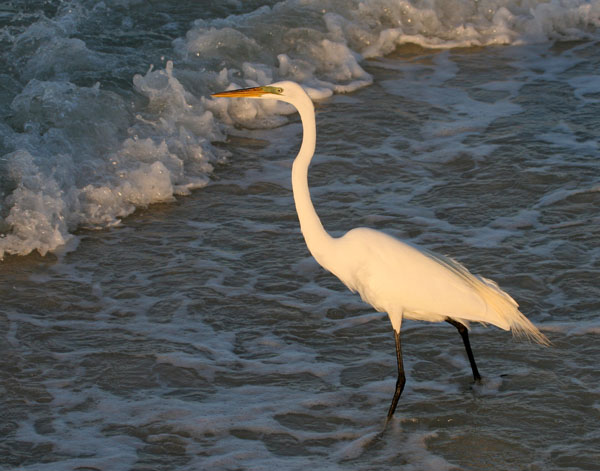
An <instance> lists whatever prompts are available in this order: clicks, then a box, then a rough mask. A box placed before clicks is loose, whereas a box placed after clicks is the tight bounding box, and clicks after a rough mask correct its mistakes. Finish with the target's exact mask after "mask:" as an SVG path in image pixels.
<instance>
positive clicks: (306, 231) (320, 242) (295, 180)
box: [292, 97, 333, 264]
mask: <svg viewBox="0 0 600 471" xmlns="http://www.w3.org/2000/svg"><path fill="white" fill-rule="evenodd" d="M297 109H298V112H299V113H300V119H301V120H302V128H303V130H304V133H303V136H302V145H301V146H300V151H299V152H298V155H297V156H296V159H295V160H294V164H293V166H292V190H293V193H294V202H295V203H296V212H297V213H298V219H299V220H300V230H301V231H302V235H304V240H305V241H306V245H307V247H308V250H310V253H311V254H312V255H313V256H314V257H315V259H316V260H317V262H319V263H321V260H322V259H323V256H324V255H326V253H327V251H328V250H329V249H330V243H331V241H332V240H333V239H332V237H331V236H330V235H329V234H328V233H327V232H326V231H325V229H324V228H323V225H322V224H321V220H320V219H319V216H318V215H317V212H316V211H315V208H314V206H313V204H312V201H311V199H310V191H309V189H308V166H309V165H310V161H311V160H312V157H313V155H314V153H315V144H316V140H317V129H316V124H315V109H314V106H313V104H312V101H311V100H310V98H308V97H306V100H305V101H303V102H302V103H301V104H300V106H297ZM321 264H322V263H321Z"/></svg>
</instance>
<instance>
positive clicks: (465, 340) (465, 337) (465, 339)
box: [446, 317, 481, 381]
mask: <svg viewBox="0 0 600 471" xmlns="http://www.w3.org/2000/svg"><path fill="white" fill-rule="evenodd" d="M446 322H448V323H449V324H452V325H453V326H454V327H456V328H457V329H458V333H459V334H460V336H461V337H462V339H463V343H464V344H465V349H466V350H467V356H468V357H469V363H471V369H472V370H473V378H474V379H475V381H479V380H481V375H480V374H479V371H478V370H477V365H476V364H475V357H474V356H473V351H472V350H471V342H469V330H468V329H467V328H466V327H465V326H464V325H463V324H461V323H460V322H458V321H455V320H454V319H452V318H451V317H447V318H446Z"/></svg>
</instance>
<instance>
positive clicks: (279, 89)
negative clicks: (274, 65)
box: [275, 87, 283, 93]
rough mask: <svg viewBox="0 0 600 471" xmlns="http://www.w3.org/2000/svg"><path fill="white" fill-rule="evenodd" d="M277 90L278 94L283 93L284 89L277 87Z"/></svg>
mask: <svg viewBox="0 0 600 471" xmlns="http://www.w3.org/2000/svg"><path fill="white" fill-rule="evenodd" d="M275 90H276V91H277V93H283V88H281V87H277V88H276V89H275Z"/></svg>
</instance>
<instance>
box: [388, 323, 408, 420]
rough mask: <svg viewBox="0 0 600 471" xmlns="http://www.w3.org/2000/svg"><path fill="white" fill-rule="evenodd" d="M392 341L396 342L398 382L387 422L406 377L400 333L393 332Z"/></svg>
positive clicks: (394, 408)
mask: <svg viewBox="0 0 600 471" xmlns="http://www.w3.org/2000/svg"><path fill="white" fill-rule="evenodd" d="M394 339H395V340H396V361H397V362H398V380H397V381H396V391H395V392H394V398H393V399H392V405H390V410H389V411H388V415H387V420H390V419H391V417H392V415H394V411H395V410H396V406H397V405H398V399H400V395H401V394H402V391H403V390H404V383H406V376H405V375H404V363H403V362H402V345H401V344H400V332H396V331H395V330H394Z"/></svg>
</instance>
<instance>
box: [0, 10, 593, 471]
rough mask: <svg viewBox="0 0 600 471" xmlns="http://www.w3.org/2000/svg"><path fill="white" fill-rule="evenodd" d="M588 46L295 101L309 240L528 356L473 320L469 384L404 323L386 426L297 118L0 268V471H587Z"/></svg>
mask: <svg viewBox="0 0 600 471" xmlns="http://www.w3.org/2000/svg"><path fill="white" fill-rule="evenodd" d="M132 5H133V4H132ZM173 14H175V13H173ZM184 30H185V28H184ZM175 36H177V34H175ZM598 45H599V43H598V41H596V40H593V39H588V40H580V41H570V42H566V41H563V42H556V43H552V42H549V41H546V42H541V43H537V44H513V45H503V46H486V47H477V48H475V47H472V48H464V49H450V50H431V49H422V48H421V47H419V46H413V45H405V46H401V47H399V48H398V49H397V50H395V52H393V53H392V54H388V55H386V56H383V57H382V56H379V57H372V58H370V59H363V60H362V61H361V66H362V68H363V69H364V71H365V72H366V73H367V74H369V76H371V77H372V79H373V84H372V85H370V86H368V87H365V88H361V89H359V90H357V91H355V92H353V93H350V94H345V95H340V94H334V95H333V96H332V97H330V98H327V99H324V100H321V101H319V102H318V103H317V123H318V132H319V136H318V143H317V155H316V156H315V161H314V163H313V166H312V167H311V173H310V178H311V180H310V183H311V188H312V195H313V200H314V201H315V206H316V208H317V211H318V212H319V214H320V216H321V218H322V220H323V223H324V226H325V227H326V228H327V229H328V230H329V231H330V232H331V233H333V234H336V235H339V234H341V233H343V232H344V231H346V230H348V229H350V228H352V227H357V226H370V227H375V228H379V229H382V230H385V231H387V232H389V233H391V234H393V235H396V236H398V237H401V238H402V239H404V240H408V241H411V242H413V243H417V244H420V245H422V246H424V247H427V248H429V249H432V250H435V251H437V252H440V253H443V254H446V255H449V256H452V257H454V258H456V259H458V260H460V261H461V262H463V263H464V264H465V265H466V266H467V267H469V268H470V269H471V270H472V271H473V272H475V273H481V274H482V275H484V276H486V277H489V278H492V279H494V280H496V281H497V282H498V283H499V284H500V285H501V286H502V287H503V288H504V289H505V290H506V291H508V292H509V293H510V294H511V295H512V296H513V297H514V298H515V299H516V300H517V301H518V302H519V304H520V305H521V308H522V311H523V312H524V313H525V314H526V315H527V316H528V317H529V318H530V319H531V320H532V321H534V322H535V323H536V324H537V325H538V326H539V327H540V329H541V330H542V331H543V332H544V333H545V334H546V335H547V336H548V337H549V338H550V339H551V341H552V342H553V345H552V346H551V347H548V348H546V347H541V346H538V345H533V344H529V343H527V342H522V341H518V340H514V339H512V337H511V335H510V334H509V333H506V332H504V331H501V330H499V329H496V328H494V327H488V328H485V327H482V326H473V328H472V334H471V341H472V344H473V349H474V353H475V356H476V358H477V360H478V364H479V367H480V370H481V373H482V375H483V377H484V380H483V382H482V384H480V385H473V384H472V380H471V374H470V368H469V365H468V361H467V360H466V357H465V355H464V349H463V347H462V344H461V341H460V338H459V336H458V335H457V334H456V331H455V330H454V329H453V328H452V327H450V326H447V325H438V324H425V323H414V322H410V321H407V322H405V323H404V324H403V331H402V335H403V343H404V354H405V367H406V371H407V386H406V389H405V391H404V393H403V396H402V398H401V401H400V404H399V406H398V410H397V412H396V415H395V417H394V419H393V420H392V421H391V422H390V423H389V424H388V426H387V428H385V429H384V422H385V414H386V411H387V407H388V405H389V401H390V400H391V396H392V393H393V388H394V384H395V359H394V341H393V336H392V331H391V328H390V325H389V321H388V320H387V318H386V316H385V314H380V313H376V312H374V311H373V310H372V309H371V308H369V306H367V305H365V304H363V303H362V302H361V301H360V299H359V298H358V297H357V296H356V295H352V294H351V293H350V292H348V291H347V290H346V288H345V287H344V286H343V285H342V284H341V283H340V282H339V281H338V280H337V279H335V278H334V277H333V276H332V275H330V274H328V273H326V272H324V271H323V270H322V269H321V268H320V267H319V266H318V265H317V264H316V262H314V261H313V260H312V258H311V257H310V256H309V254H308V252H307V249H306V247H305V245H304V242H303V240H302V236H301V234H300V232H299V229H298V222H297V218H296V215H295V211H294V208H293V202H292V198H291V187H290V181H289V172H290V168H291V162H292V159H293V156H294V155H295V152H296V150H297V148H298V145H299V142H300V133H301V129H300V126H299V122H298V119H297V117H296V116H295V115H292V116H290V123H289V124H286V125H282V126H280V127H276V128H268V129H257V130H252V131H250V130H246V129H242V128H237V129H231V128H230V129H228V133H229V137H228V139H227V141H226V142H224V143H221V144H215V146H218V147H216V149H217V151H215V152H222V153H225V151H227V152H228V153H229V157H228V158H227V160H221V161H219V162H217V161H214V162H213V164H214V170H212V171H210V172H208V173H207V179H209V180H207V181H208V184H207V185H205V186H204V187H202V188H200V189H196V190H194V191H193V192H191V194H190V195H187V196H178V197H177V198H176V200H175V201H171V202H165V203H158V204H153V205H151V206H149V207H147V208H140V209H138V210H137V211H135V212H134V213H133V214H131V215H130V216H128V217H126V218H125V219H123V222H122V223H121V224H119V225H117V226H115V227H111V228H105V229H101V230H89V229H82V228H79V229H72V228H71V229H70V230H71V231H72V232H71V233H72V234H74V237H73V238H72V239H71V240H70V242H69V243H68V244H67V246H66V247H63V248H62V250H61V248H60V247H58V248H57V249H56V250H54V251H51V252H50V253H48V254H47V255H46V256H45V257H42V256H40V255H39V254H38V253H37V252H33V253H32V254H30V255H27V256H15V255H5V257H4V260H3V261H2V262H1V263H0V279H1V281H0V290H1V291H2V293H1V296H2V299H3V304H2V307H1V308H0V332H1V337H0V338H1V340H0V358H2V363H1V365H2V366H1V368H0V375H1V377H0V388H1V390H2V394H1V395H0V397H1V402H2V404H1V406H0V410H2V420H1V421H0V427H1V429H0V457H1V458H0V469H6V470H14V469H24V470H25V469H26V470H36V471H37V470H72V469H101V470H149V469H153V470H156V469H164V470H167V469H168V470H172V469H181V470H188V469H189V470H196V469H214V470H234V469H252V470H272V469H275V468H285V469H290V470H296V469H297V470H300V469H306V468H307V467H310V466H312V467H315V468H317V469H340V468H344V469H357V470H362V469H373V470H378V469H381V470H383V469H390V468H397V469H402V470H413V469H414V470H422V469H428V470H454V469H461V470H480V469H493V470H550V469H552V470H554V469H557V470H558V469H560V470H594V469H596V468H597V456H598V454H599V453H600V429H599V428H598V419H599V415H600V388H599V387H598V384H600V373H599V372H598V368H597V362H598V358H599V355H600V352H599V349H598V342H597V335H598V333H600V322H599V320H598V319H599V316H600V310H599V304H598V299H599V298H600V287H599V286H598V281H597V280H598V273H599V270H600V242H599V240H600V238H599V235H600V219H599V215H598V208H599V207H600V191H599V190H600V186H599V185H600V184H599V181H598V163H597V160H598V133H597V129H598V126H599V124H600V123H599V121H600V118H598V116H600V114H599V113H598V111H599V110H598V107H599V106H600V79H599V77H598V75H597V74H596V71H597V70H598V68H599V66H600V56H599V55H598V52H597V51H598ZM174 70H177V65H176V66H175V69H174ZM185 175H189V173H185Z"/></svg>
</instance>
